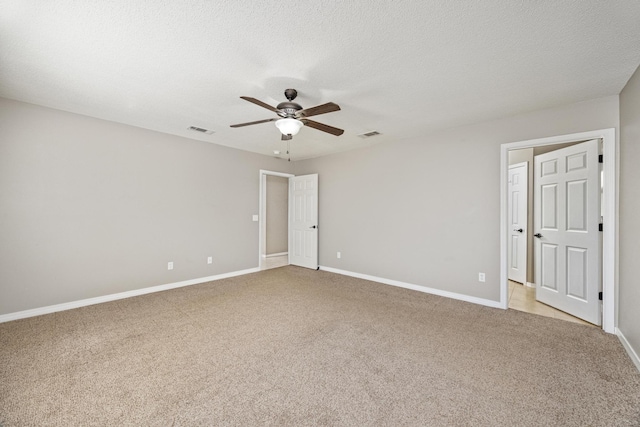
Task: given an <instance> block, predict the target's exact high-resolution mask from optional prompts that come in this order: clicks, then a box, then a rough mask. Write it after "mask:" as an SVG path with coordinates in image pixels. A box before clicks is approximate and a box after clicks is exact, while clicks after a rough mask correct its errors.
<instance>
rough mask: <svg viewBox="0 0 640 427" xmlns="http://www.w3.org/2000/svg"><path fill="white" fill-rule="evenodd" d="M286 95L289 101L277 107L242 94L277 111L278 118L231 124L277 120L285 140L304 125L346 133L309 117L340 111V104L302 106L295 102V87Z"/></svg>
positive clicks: (257, 103)
mask: <svg viewBox="0 0 640 427" xmlns="http://www.w3.org/2000/svg"><path fill="white" fill-rule="evenodd" d="M284 96H285V97H286V98H287V100H288V101H285V102H281V103H280V104H278V106H277V107H272V106H271V105H269V104H267V103H264V102H262V101H260V100H258V99H255V98H251V97H249V96H241V97H240V98H242V99H244V100H245V101H249V102H251V103H252V104H256V105H259V106H260V107H262V108H266V109H267V110H269V111H272V112H274V113H276V114H277V115H278V118H272V119H265V120H257V121H254V122H247V123H240V124H237V125H231V127H232V128H239V127H243V126H249V125H257V124H259V123H267V122H276V123H275V124H276V127H277V128H278V129H279V130H280V132H281V133H282V139H283V140H285V141H287V140H290V139H291V137H292V136H293V135H296V134H297V133H298V132H299V131H300V128H302V126H309V127H310V128H313V129H317V130H319V131H322V132H326V133H330V134H331V135H335V136H340V135H342V134H343V133H344V130H342V129H338V128H336V127H333V126H329V125H325V124H323V123H319V122H315V121H313V120H309V119H308V118H307V117H311V116H317V115H319V114H325V113H331V112H334V111H340V106H339V105H338V104H335V103H333V102H327V103H326V104H322V105H318V106H316V107H312V108H302V106H300V104H297V103H295V102H293V100H294V99H295V98H296V96H298V92H297V91H296V90H295V89H287V90H285V91H284Z"/></svg>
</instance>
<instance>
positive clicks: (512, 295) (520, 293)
mask: <svg viewBox="0 0 640 427" xmlns="http://www.w3.org/2000/svg"><path fill="white" fill-rule="evenodd" d="M509 308H512V309H514V310H518V311H524V312H527V313H532V314H538V315H540V316H545V317H553V318H556V319H562V320H567V321H569V322H574V323H581V324H583V325H589V326H593V327H596V326H595V325H593V324H591V323H588V322H585V321H584V320H582V319H578V318H577V317H573V316H571V315H570V314H567V313H565V312H564V311H560V310H556V309H555V308H553V307H550V306H548V305H546V304H543V303H541V302H538V301H536V288H532V287H529V286H524V285H521V284H520V283H517V282H512V281H511V280H509Z"/></svg>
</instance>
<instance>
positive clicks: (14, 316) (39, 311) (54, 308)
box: [0, 268, 260, 323]
mask: <svg viewBox="0 0 640 427" xmlns="http://www.w3.org/2000/svg"><path fill="white" fill-rule="evenodd" d="M258 271H260V269H259V268H249V269H246V270H239V271H232V272H230V273H223V274H217V275H215V276H208V277H200V278H198V279H191V280H185V281H182V282H175V283H167V284H165V285H158V286H151V287H148V288H142V289H134V290H132V291H126V292H120V293H117V294H110V295H104V296H101V297H95V298H87V299H83V300H79V301H71V302H65V303H62V304H56V305H49V306H46V307H39V308H34V309H31V310H24V311H17V312H15V313H8V314H2V315H0V323H4V322H10V321H12V320H18V319H25V318H27V317H34V316H40V315H43V314H49V313H55V312H58V311H65V310H71V309H73V308H79V307H86V306H88V305H94V304H100V303H103V302H109V301H115V300H119V299H124V298H130V297H136V296H139V295H145V294H150V293H153V292H160V291H167V290H169V289H175V288H182V287H184V286H191V285H197V284H199V283H206V282H212V281H214V280H220V279H226V278H229V277H235V276H242V275H244V274H250V273H256V272H258Z"/></svg>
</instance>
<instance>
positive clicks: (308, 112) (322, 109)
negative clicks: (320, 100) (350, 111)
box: [296, 102, 340, 117]
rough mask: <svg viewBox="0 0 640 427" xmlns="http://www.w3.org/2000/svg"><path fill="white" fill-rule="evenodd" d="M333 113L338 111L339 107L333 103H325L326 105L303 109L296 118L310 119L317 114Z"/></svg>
mask: <svg viewBox="0 0 640 427" xmlns="http://www.w3.org/2000/svg"><path fill="white" fill-rule="evenodd" d="M334 111H340V106H339V105H338V104H335V103H333V102H327V103H326V104H322V105H318V106H316V107H311V108H305V109H304V110H300V111H298V112H297V113H296V116H298V117H311V116H317V115H318V114H325V113H332V112H334Z"/></svg>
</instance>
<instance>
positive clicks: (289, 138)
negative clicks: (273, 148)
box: [282, 134, 293, 141]
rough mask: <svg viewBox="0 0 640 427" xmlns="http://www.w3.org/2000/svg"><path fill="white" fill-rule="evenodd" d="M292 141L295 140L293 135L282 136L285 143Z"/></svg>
mask: <svg viewBox="0 0 640 427" xmlns="http://www.w3.org/2000/svg"><path fill="white" fill-rule="evenodd" d="M291 139H293V136H292V135H285V134H282V140H283V141H289V140H291Z"/></svg>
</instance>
